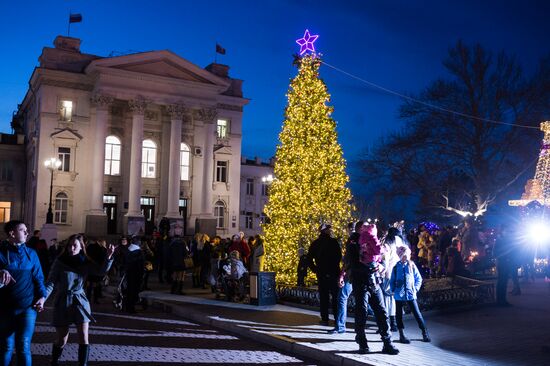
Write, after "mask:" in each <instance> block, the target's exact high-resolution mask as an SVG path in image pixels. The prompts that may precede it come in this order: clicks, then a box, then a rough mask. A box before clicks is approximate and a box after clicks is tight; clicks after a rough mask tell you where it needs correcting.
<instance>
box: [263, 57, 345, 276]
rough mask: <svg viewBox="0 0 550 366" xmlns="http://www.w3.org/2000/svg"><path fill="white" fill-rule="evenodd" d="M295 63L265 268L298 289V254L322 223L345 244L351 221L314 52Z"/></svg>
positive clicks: (270, 205) (267, 226) (268, 210)
mask: <svg viewBox="0 0 550 366" xmlns="http://www.w3.org/2000/svg"><path fill="white" fill-rule="evenodd" d="M296 64H297V65H298V68H299V71H298V75H297V76H296V77H295V78H294V79H293V80H292V81H291V83H290V88H289V91H288V94H287V97H288V105H287V107H286V110H285V121H284V123H283V130H282V132H281V133H280V135H279V140H280V143H279V145H278V146H277V152H276V161H275V179H274V180H273V183H272V184H271V187H270V191H269V201H268V203H267V205H266V207H265V213H266V214H267V216H268V218H269V220H268V223H266V224H265V225H264V226H263V229H264V233H265V243H266V267H267V269H268V270H271V271H274V272H276V275H277V281H278V282H279V283H285V284H296V279H297V273H296V272H297V271H296V269H297V266H298V254H297V253H298V249H299V248H304V249H305V250H306V251H307V249H308V247H309V245H310V244H311V242H312V241H313V240H315V239H316V238H317V237H318V235H319V232H318V227H319V225H320V224H321V223H329V224H331V225H332V228H333V232H334V234H335V236H336V237H337V238H341V239H345V235H346V228H347V224H348V223H349V222H350V221H351V204H350V201H351V192H350V190H349V188H348V187H346V184H347V182H348V181H349V178H348V176H347V174H346V172H345V168H346V163H345V160H344V158H343V155H342V148H341V147H340V144H339V143H338V140H337V134H336V122H335V121H334V120H333V119H332V118H331V117H330V115H331V113H332V111H333V108H332V107H331V106H329V105H327V103H328V102H329V101H330V95H329V94H328V92H327V87H326V85H325V83H324V82H323V81H322V80H321V79H320V78H319V66H320V64H321V60H320V58H319V56H318V55H316V54H315V53H312V54H308V55H305V56H303V57H297V61H296ZM308 279H309V280H311V279H312V277H311V274H310V275H309V277H308Z"/></svg>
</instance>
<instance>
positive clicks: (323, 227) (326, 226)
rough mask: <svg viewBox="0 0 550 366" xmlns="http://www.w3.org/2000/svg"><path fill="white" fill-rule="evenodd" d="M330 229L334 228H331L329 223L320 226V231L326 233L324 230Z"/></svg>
mask: <svg viewBox="0 0 550 366" xmlns="http://www.w3.org/2000/svg"><path fill="white" fill-rule="evenodd" d="M330 228H332V226H330V225H329V224H327V223H323V224H321V226H319V231H324V230H327V229H330Z"/></svg>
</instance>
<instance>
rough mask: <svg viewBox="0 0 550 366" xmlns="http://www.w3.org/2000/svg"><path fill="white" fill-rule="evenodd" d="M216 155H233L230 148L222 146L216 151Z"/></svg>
mask: <svg viewBox="0 0 550 366" xmlns="http://www.w3.org/2000/svg"><path fill="white" fill-rule="evenodd" d="M214 154H226V155H231V154H232V152H231V147H229V146H220V147H218V148H217V149H214Z"/></svg>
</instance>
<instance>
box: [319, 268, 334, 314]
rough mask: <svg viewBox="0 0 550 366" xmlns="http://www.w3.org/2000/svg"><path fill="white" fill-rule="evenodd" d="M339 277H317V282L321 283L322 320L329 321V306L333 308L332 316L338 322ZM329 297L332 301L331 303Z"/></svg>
mask: <svg viewBox="0 0 550 366" xmlns="http://www.w3.org/2000/svg"><path fill="white" fill-rule="evenodd" d="M338 278H339V277H338V276H337V275H336V276H331V275H326V274H325V275H317V281H318V282H319V301H320V308H321V320H323V321H328V308H329V304H330V305H331V308H332V315H333V316H334V319H335V320H336V313H337V312H338V303H337V301H338ZM329 295H331V296H332V299H330V301H329Z"/></svg>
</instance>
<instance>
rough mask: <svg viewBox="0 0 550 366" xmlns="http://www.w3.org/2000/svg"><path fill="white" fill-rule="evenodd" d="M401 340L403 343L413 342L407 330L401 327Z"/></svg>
mask: <svg viewBox="0 0 550 366" xmlns="http://www.w3.org/2000/svg"><path fill="white" fill-rule="evenodd" d="M399 342H401V343H403V344H409V343H411V340H410V339H409V338H407V336H406V335H405V330H404V329H399Z"/></svg>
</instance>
